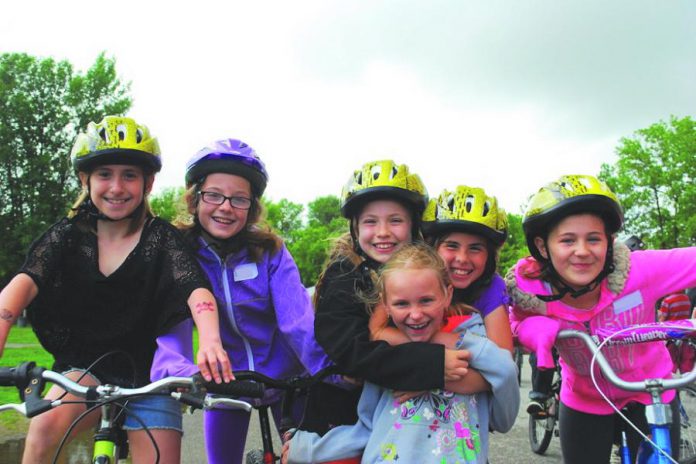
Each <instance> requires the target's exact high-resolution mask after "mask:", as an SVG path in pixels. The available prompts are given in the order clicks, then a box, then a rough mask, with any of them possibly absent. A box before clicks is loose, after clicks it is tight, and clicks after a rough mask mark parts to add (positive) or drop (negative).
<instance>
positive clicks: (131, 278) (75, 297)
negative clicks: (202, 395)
mask: <svg viewBox="0 0 696 464" xmlns="http://www.w3.org/2000/svg"><path fill="white" fill-rule="evenodd" d="M20 272H23V273H26V274H28V275H29V276H30V277H31V278H32V279H33V280H34V282H36V285H37V286H38V288H39V293H38V295H37V297H36V298H35V299H34V301H33V302H32V304H31V305H30V306H29V308H28V316H29V320H30V322H31V324H32V327H33V329H34V331H35V332H36V335H37V336H38V338H39V341H40V342H41V344H42V345H43V346H44V348H45V349H46V350H47V351H49V352H50V353H51V354H52V355H53V356H54V357H55V360H56V363H55V365H54V369H55V370H65V369H67V368H69V367H79V368H86V367H88V366H89V365H90V364H91V363H92V362H94V361H95V360H96V359H97V358H98V357H99V356H101V355H102V354H104V353H107V352H109V351H113V350H118V351H121V352H125V353H126V354H125V355H124V354H118V355H113V356H108V357H107V358H106V359H105V360H103V361H100V362H99V363H98V364H97V366H96V367H95V368H94V369H93V370H92V372H94V373H95V375H96V376H97V377H98V378H99V379H100V380H102V381H103V382H110V383H116V384H119V385H129V384H133V385H136V386H140V385H143V384H145V383H147V382H148V381H149V377H150V375H149V370H150V365H151V363H152V357H153V354H154V351H155V348H156V343H155V339H156V337H157V336H159V335H161V334H162V333H165V332H166V331H167V330H168V329H169V328H171V327H172V326H174V325H176V324H178V323H179V322H181V321H182V320H184V319H186V318H187V317H190V312H189V308H188V305H187V300H188V297H189V296H190V294H191V292H192V291H193V290H195V289H196V288H200V287H205V288H209V284H208V281H207V279H206V277H205V274H203V272H202V271H201V269H200V268H199V266H198V263H197V261H196V260H195V258H194V257H193V256H192V255H190V254H189V252H188V249H187V247H186V245H185V243H184V240H183V238H182V237H181V236H180V234H179V232H178V231H177V230H176V229H175V228H174V227H173V226H171V225H170V224H168V223H167V222H165V221H163V220H161V219H157V218H155V219H151V220H148V222H147V224H146V225H145V228H144V230H143V232H142V235H141V237H140V241H139V242H138V244H137V245H136V247H135V248H134V249H133V251H132V252H131V253H130V254H129V255H128V256H127V257H126V259H125V261H124V262H123V263H122V264H121V266H120V267H119V268H118V269H116V270H115V271H114V272H113V273H112V274H111V275H109V276H108V277H105V276H104V275H103V274H102V273H101V272H100V271H99V260H98V246H97V237H96V235H95V234H94V233H92V232H86V231H84V230H81V229H80V228H78V226H77V225H76V223H75V220H70V219H63V220H61V221H60V222H58V223H56V224H54V225H53V226H52V227H51V228H50V229H49V230H48V231H47V232H46V233H44V234H43V235H42V236H41V237H40V238H39V239H37V240H36V241H35V242H34V243H33V244H32V246H31V248H30V250H29V253H28V256H27V259H26V261H25V263H24V265H23V266H22V268H21V269H20ZM129 357H130V358H131V359H132V360H133V362H130V361H129V359H128V358H129Z"/></svg>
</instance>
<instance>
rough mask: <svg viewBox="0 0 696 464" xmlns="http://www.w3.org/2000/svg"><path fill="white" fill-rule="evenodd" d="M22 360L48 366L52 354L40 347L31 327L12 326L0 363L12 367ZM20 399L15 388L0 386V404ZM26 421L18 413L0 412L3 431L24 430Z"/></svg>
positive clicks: (15, 401) (49, 365)
mask: <svg viewBox="0 0 696 464" xmlns="http://www.w3.org/2000/svg"><path fill="white" fill-rule="evenodd" d="M24 361H34V362H35V363H36V364H37V365H39V366H42V367H47V368H50V367H51V366H52V365H53V356H51V355H50V354H48V353H47V352H46V351H45V350H44V349H43V348H42V347H41V345H40V344H39V341H38V340H37V339H36V336H35V335H34V332H33V331H32V330H31V328H29V327H13V328H12V330H11V331H10V335H9V337H8V339H7V344H6V346H5V351H4V352H3V355H2V358H0V365H2V366H3V367H7V366H10V367H14V366H16V365H18V364H19V363H21V362H24ZM20 401H21V400H20V399H19V394H18V392H17V389H16V388H0V404H6V403H19V402H20ZM27 423H28V421H27V419H26V418H25V417H23V416H21V415H20V414H19V413H14V414H12V413H3V414H0V429H1V430H3V431H8V432H24V431H25V430H26V427H27Z"/></svg>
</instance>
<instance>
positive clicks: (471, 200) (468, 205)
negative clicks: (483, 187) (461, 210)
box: [464, 195, 474, 213]
mask: <svg viewBox="0 0 696 464" xmlns="http://www.w3.org/2000/svg"><path fill="white" fill-rule="evenodd" d="M464 205H465V207H466V212H467V213H470V212H471V209H472V208H473V207H474V197H473V195H467V196H466V201H465V202H464Z"/></svg>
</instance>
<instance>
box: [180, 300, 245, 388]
mask: <svg viewBox="0 0 696 464" xmlns="http://www.w3.org/2000/svg"><path fill="white" fill-rule="evenodd" d="M188 305H189V308H190V309H191V314H192V315H193V320H194V322H195V323H196V327H198V342H199V343H198V354H197V355H196V360H197V364H198V368H199V369H200V370H201V374H202V375H203V378H205V379H206V380H208V381H209V380H211V378H212V379H215V382H216V383H220V382H221V381H222V380H224V381H225V382H229V381H230V380H233V379H234V376H233V375H232V366H231V365H230V359H229V358H228V357H227V353H226V352H225V350H224V349H223V348H222V341H221V340H220V324H219V316H218V308H217V304H216V303H215V297H213V294H212V293H210V290H208V289H207V288H197V289H196V290H194V291H193V292H191V296H189V298H188ZM220 372H222V379H221V378H220Z"/></svg>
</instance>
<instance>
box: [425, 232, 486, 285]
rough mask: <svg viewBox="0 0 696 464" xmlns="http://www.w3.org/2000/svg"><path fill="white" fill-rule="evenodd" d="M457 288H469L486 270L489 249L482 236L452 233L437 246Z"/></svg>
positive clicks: (438, 252)
mask: <svg viewBox="0 0 696 464" xmlns="http://www.w3.org/2000/svg"><path fill="white" fill-rule="evenodd" d="M437 254H439V255H440V257H441V258H442V260H443V261H444V262H445V266H447V270H448V272H449V275H450V279H452V284H453V285H454V287H455V288H461V289H464V288H468V287H469V285H471V284H472V283H474V282H476V280H477V279H478V278H479V277H481V276H482V275H483V273H484V271H485V270H486V263H487V262H488V247H487V244H486V239H485V238H484V237H481V236H480V235H474V234H467V233H464V232H452V233H450V234H448V235H447V236H445V237H444V238H443V239H442V241H441V242H440V243H439V245H438V246H437Z"/></svg>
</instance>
